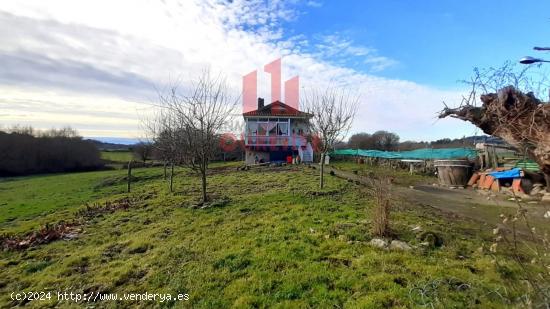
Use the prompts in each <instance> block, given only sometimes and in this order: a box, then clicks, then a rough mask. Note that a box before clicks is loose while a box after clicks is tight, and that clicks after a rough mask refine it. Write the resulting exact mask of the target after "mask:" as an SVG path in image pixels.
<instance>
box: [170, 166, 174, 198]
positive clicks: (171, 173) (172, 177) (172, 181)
mask: <svg viewBox="0 0 550 309" xmlns="http://www.w3.org/2000/svg"><path fill="white" fill-rule="evenodd" d="M170 192H174V162H171V163H170Z"/></svg>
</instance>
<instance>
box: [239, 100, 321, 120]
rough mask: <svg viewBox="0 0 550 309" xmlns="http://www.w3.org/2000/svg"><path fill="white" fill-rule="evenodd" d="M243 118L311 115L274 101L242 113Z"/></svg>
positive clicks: (307, 116) (304, 116)
mask: <svg viewBox="0 0 550 309" xmlns="http://www.w3.org/2000/svg"><path fill="white" fill-rule="evenodd" d="M243 116H244V117H250V116H286V117H303V118H309V117H312V116H313V115H312V114H310V113H306V112H301V111H299V110H297V109H295V108H294V107H291V106H288V105H286V104H285V103H283V102H280V101H275V102H273V103H271V104H268V105H266V106H264V107H262V108H260V109H257V110H253V111H249V112H246V113H243Z"/></svg>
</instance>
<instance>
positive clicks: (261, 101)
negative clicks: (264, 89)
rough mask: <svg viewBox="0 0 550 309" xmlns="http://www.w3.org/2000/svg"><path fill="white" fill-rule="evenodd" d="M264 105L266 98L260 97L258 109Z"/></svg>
mask: <svg viewBox="0 0 550 309" xmlns="http://www.w3.org/2000/svg"><path fill="white" fill-rule="evenodd" d="M262 107H264V98H258V109H260V108H262Z"/></svg>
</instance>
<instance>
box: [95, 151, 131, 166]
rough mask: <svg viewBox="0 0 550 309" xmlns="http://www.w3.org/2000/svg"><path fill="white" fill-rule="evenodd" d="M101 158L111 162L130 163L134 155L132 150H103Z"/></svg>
mask: <svg viewBox="0 0 550 309" xmlns="http://www.w3.org/2000/svg"><path fill="white" fill-rule="evenodd" d="M101 158H102V159H103V160H107V161H111V162H117V163H128V161H130V160H132V159H133V158H134V157H133V154H132V152H131V151H102V152H101Z"/></svg>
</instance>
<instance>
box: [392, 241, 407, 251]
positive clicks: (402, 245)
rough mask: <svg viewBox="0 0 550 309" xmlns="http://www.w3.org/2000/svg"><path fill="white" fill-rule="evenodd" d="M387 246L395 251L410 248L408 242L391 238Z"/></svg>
mask: <svg viewBox="0 0 550 309" xmlns="http://www.w3.org/2000/svg"><path fill="white" fill-rule="evenodd" d="M389 248H390V250H396V251H409V250H411V249H412V247H411V246H409V244H408V243H406V242H404V241H400V240H392V241H391V244H390V247H389Z"/></svg>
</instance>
